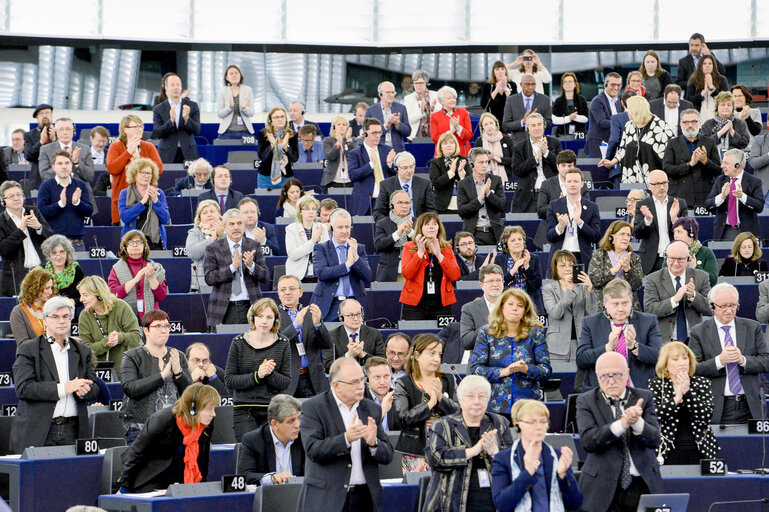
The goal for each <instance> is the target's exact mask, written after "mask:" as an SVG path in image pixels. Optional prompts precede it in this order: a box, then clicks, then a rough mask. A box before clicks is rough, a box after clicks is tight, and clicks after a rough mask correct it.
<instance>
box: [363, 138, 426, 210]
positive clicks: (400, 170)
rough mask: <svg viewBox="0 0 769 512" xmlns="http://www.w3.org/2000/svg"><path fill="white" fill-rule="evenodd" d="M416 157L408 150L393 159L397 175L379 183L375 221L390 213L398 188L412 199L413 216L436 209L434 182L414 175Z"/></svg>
mask: <svg viewBox="0 0 769 512" xmlns="http://www.w3.org/2000/svg"><path fill="white" fill-rule="evenodd" d="M416 165H417V164H416V159H415V158H414V155H412V154H411V153H409V152H408V151H404V152H402V153H398V154H397V155H395V158H394V159H393V167H395V169H396V172H397V175H396V176H393V177H391V178H387V179H386V180H384V181H382V183H380V184H379V195H378V196H377V199H376V206H375V207H374V222H379V221H380V220H382V219H386V218H387V217H388V216H389V214H390V196H391V195H392V193H393V192H395V191H396V190H404V191H405V192H406V193H407V194H408V196H409V199H410V200H411V216H412V217H414V218H415V219H417V218H419V216H420V215H422V214H423V213H425V212H434V211H435V194H434V193H433V184H432V183H431V182H430V180H428V179H426V178H420V177H419V176H414V171H415V170H416Z"/></svg>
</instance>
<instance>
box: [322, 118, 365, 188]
mask: <svg viewBox="0 0 769 512" xmlns="http://www.w3.org/2000/svg"><path fill="white" fill-rule="evenodd" d="M332 129H333V127H332ZM336 143H337V140H336V137H326V138H325V139H323V156H325V157H326V168H325V169H323V177H322V178H321V180H320V185H321V186H322V187H325V186H326V185H328V184H329V183H331V182H332V181H334V176H336V171H337V169H339V163H340V162H341V161H342V148H341V147H337V145H336ZM357 146H358V141H357V139H351V140H348V141H347V143H346V145H345V147H344V154H345V155H347V154H348V153H349V152H350V151H351V150H353V149H355V148H356V147H357ZM349 168H350V163H349V160H348V163H347V169H348V170H349ZM348 178H349V175H348Z"/></svg>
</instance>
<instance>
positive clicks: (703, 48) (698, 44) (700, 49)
mask: <svg viewBox="0 0 769 512" xmlns="http://www.w3.org/2000/svg"><path fill="white" fill-rule="evenodd" d="M703 55H713V54H712V53H710V49H709V48H708V45H706V44H705V36H703V35H702V34H699V33H696V32H695V33H694V34H692V37H690V38H689V53H687V54H686V57H683V58H682V59H681V60H679V61H678V76H677V77H676V83H677V84H678V86H679V87H680V88H681V89H683V90H684V91H685V90H686V86H687V84H688V82H689V78H690V77H691V76H692V73H694V70H696V69H697V64H698V63H699V61H700V58H702V56H703ZM713 59H715V61H716V65H717V66H718V72H719V74H721V75H725V74H726V68H725V67H724V65H723V64H721V63H720V62H719V61H718V59H716V56H715V55H713Z"/></svg>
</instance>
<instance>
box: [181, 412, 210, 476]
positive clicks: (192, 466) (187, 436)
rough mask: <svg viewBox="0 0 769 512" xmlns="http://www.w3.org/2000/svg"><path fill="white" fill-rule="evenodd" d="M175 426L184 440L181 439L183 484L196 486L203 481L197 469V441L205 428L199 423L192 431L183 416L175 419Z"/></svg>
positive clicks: (198, 449) (198, 448)
mask: <svg viewBox="0 0 769 512" xmlns="http://www.w3.org/2000/svg"><path fill="white" fill-rule="evenodd" d="M176 426H177V427H179V430H181V432H182V435H184V439H182V443H183V444H184V446H185V448H184V483H185V484H196V483H198V482H201V481H202V480H203V475H202V474H201V473H200V468H199V467H198V454H199V453H200V445H199V444H198V439H200V434H202V433H203V430H204V429H205V428H206V426H205V425H203V424H202V423H201V424H200V425H198V427H197V428H196V429H195V430H192V427H191V426H189V425H187V422H185V421H184V417H183V416H177V417H176Z"/></svg>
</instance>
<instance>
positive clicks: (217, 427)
mask: <svg viewBox="0 0 769 512" xmlns="http://www.w3.org/2000/svg"><path fill="white" fill-rule="evenodd" d="M214 411H215V412H216V419H215V420H214V433H213V434H212V435H211V443H212V444H232V443H235V442H236V441H235V432H234V431H233V430H232V422H233V408H232V406H231V405H220V406H218V407H216V408H215V409H214Z"/></svg>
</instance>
